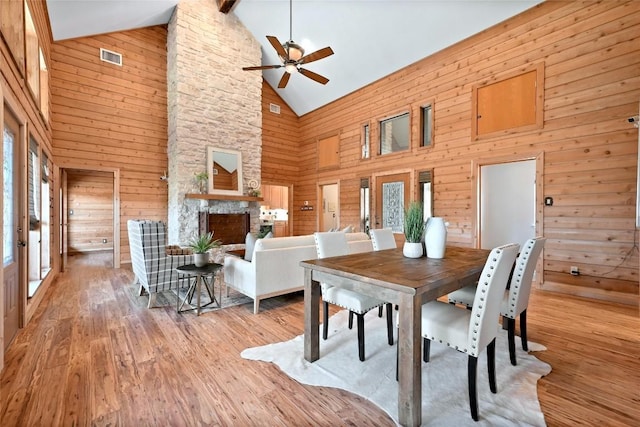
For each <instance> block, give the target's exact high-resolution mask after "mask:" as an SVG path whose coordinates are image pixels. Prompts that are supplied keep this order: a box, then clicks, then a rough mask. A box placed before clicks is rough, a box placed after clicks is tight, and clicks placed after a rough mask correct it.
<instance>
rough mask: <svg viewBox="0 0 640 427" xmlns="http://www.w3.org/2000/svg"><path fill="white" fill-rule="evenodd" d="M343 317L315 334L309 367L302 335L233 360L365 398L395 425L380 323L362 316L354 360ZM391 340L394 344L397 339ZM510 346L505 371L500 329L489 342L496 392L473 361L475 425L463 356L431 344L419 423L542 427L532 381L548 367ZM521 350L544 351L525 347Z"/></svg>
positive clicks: (392, 357)
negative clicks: (316, 351)
mask: <svg viewBox="0 0 640 427" xmlns="http://www.w3.org/2000/svg"><path fill="white" fill-rule="evenodd" d="M347 319H348V312H347V311H341V312H339V313H338V314H336V315H334V316H333V317H331V318H330V319H329V337H328V339H327V341H323V340H322V332H321V335H320V359H319V360H317V361H316V362H314V363H309V362H307V361H306V360H304V357H303V335H299V336H297V337H296V338H294V339H292V340H290V341H286V342H280V343H275V344H269V345H266V346H262V347H255V348H249V349H246V350H244V351H243V352H242V354H241V356H242V357H243V358H245V359H250V360H259V361H265V362H272V363H275V364H276V365H278V366H279V367H280V369H281V370H282V371H283V372H284V373H286V374H287V375H289V376H290V377H292V378H293V379H295V380H296V381H298V382H301V383H303V384H308V385H314V386H326V387H336V388H341V389H344V390H348V391H350V392H352V393H355V394H358V395H360V396H362V397H365V398H366V399H368V400H370V401H372V402H373V403H375V404H376V405H377V406H379V407H380V408H382V409H383V410H384V411H385V412H387V413H388V414H389V416H390V417H391V418H392V419H393V420H394V421H396V423H397V422H398V383H397V382H396V379H395V378H396V377H395V375H396V374H395V369H396V345H393V346H389V345H388V344H387V336H386V323H385V318H384V317H383V318H378V316H377V310H373V311H372V312H369V313H368V314H367V315H366V319H365V351H366V360H365V361H364V362H360V361H359V359H358V344H357V336H356V327H355V324H354V327H353V329H352V330H349V329H348V328H347ZM354 323H355V322H354ZM320 328H321V329H322V325H320ZM394 334H397V331H394ZM394 338H395V339H397V335H396V336H394ZM516 349H517V359H518V366H512V365H511V363H510V362H509V350H508V347H507V333H506V331H500V333H499V334H498V338H497V342H496V372H497V384H498V393H497V394H493V393H491V391H490V390H489V380H488V378H487V360H486V351H485V352H483V354H482V355H481V356H480V360H479V361H478V382H477V388H478V399H479V412H480V421H479V422H477V423H476V422H474V421H473V420H472V418H471V414H470V412H469V400H468V391H467V356H466V355H465V354H462V353H459V352H457V351H454V350H452V349H449V348H446V347H445V346H444V345H442V344H439V343H432V344H431V361H430V362H429V363H423V364H422V423H423V424H422V425H425V426H465V425H468V426H528V425H531V426H544V425H545V421H544V416H543V414H542V412H541V411H540V404H539V403H538V395H537V391H536V382H537V381H538V379H539V378H540V377H542V376H544V375H547V374H548V373H549V372H551V366H550V365H548V364H547V363H544V362H541V361H540V360H538V359H536V357H534V356H533V355H531V354H527V353H525V352H524V351H522V347H521V345H520V338H519V337H516ZM529 350H531V351H541V350H546V348H545V347H544V346H542V345H540V344H536V343H532V342H529Z"/></svg>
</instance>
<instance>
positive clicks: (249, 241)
mask: <svg viewBox="0 0 640 427" xmlns="http://www.w3.org/2000/svg"><path fill="white" fill-rule="evenodd" d="M272 237H273V233H272V232H271V231H270V232H268V233H267V234H265V235H264V237H261V239H270V238H272ZM257 240H258V238H257V237H256V236H255V235H254V234H252V233H247V236H246V237H245V238H244V246H245V247H244V259H245V261H249V262H251V259H252V258H253V248H254V247H255V246H256V241H257Z"/></svg>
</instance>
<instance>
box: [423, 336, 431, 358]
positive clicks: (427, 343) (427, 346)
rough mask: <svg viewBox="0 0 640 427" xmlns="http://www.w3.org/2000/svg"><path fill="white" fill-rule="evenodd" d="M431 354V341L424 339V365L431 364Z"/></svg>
mask: <svg viewBox="0 0 640 427" xmlns="http://www.w3.org/2000/svg"><path fill="white" fill-rule="evenodd" d="M430 352H431V340H430V339H427V338H422V360H423V361H424V363H429V357H430V356H429V353H430Z"/></svg>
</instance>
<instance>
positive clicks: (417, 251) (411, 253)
mask: <svg viewBox="0 0 640 427" xmlns="http://www.w3.org/2000/svg"><path fill="white" fill-rule="evenodd" d="M402 254H403V255H404V256H406V257H407V258H420V257H421V256H422V255H423V253H422V243H420V242H417V243H412V242H404V246H403V247H402Z"/></svg>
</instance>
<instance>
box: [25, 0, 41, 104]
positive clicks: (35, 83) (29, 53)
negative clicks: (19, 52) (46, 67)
mask: <svg viewBox="0 0 640 427" xmlns="http://www.w3.org/2000/svg"><path fill="white" fill-rule="evenodd" d="M24 22H25V49H26V59H27V83H28V84H29V89H31V93H33V96H34V98H35V99H36V100H37V101H38V102H40V99H39V98H40V47H39V46H38V34H37V33H36V26H35V24H34V23H33V19H32V17H31V11H30V10H29V5H28V4H27V2H26V1H25V2H24Z"/></svg>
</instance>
